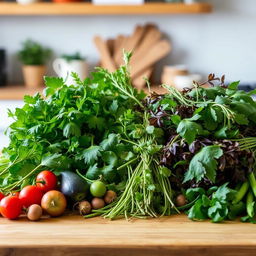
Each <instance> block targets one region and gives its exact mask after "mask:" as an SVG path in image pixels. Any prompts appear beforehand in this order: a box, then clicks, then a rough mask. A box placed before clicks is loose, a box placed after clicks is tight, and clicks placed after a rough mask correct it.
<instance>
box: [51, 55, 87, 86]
mask: <svg viewBox="0 0 256 256" xmlns="http://www.w3.org/2000/svg"><path fill="white" fill-rule="evenodd" d="M53 69H54V71H55V72H56V73H57V75H58V76H59V77H63V78H64V79H65V80H66V83H67V84H72V83H73V78H72V76H71V73H72V72H75V73H77V74H78V76H79V77H80V78H81V79H85V78H86V77H87V76H88V64H87V62H86V59H85V58H84V57H82V56H81V55H80V53H78V52H77V53H75V54H69V55H68V54H65V55H62V56H61V58H57V59H56V60H54V62H53Z"/></svg>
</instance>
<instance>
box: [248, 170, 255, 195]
mask: <svg viewBox="0 0 256 256" xmlns="http://www.w3.org/2000/svg"><path fill="white" fill-rule="evenodd" d="M248 179H249V182H250V185H251V189H252V192H253V194H254V196H255V197H256V180H255V176H254V173H253V172H251V173H250V174H249V175H248Z"/></svg>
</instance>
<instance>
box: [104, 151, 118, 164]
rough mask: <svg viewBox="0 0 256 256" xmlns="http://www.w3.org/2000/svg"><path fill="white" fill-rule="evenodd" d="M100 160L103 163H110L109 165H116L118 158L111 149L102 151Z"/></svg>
mask: <svg viewBox="0 0 256 256" xmlns="http://www.w3.org/2000/svg"><path fill="white" fill-rule="evenodd" d="M102 160H103V161H104V163H105V164H107V165H111V166H116V165H117V162H118V158H117V156H116V154H115V153H114V152H112V151H104V152H102Z"/></svg>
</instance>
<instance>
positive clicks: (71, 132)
mask: <svg viewBox="0 0 256 256" xmlns="http://www.w3.org/2000/svg"><path fill="white" fill-rule="evenodd" d="M63 136H64V137H66V138H69V137H71V136H81V130H80V128H79V126H78V125H77V124H76V123H74V122H70V123H68V124H66V126H65V127H64V129H63Z"/></svg>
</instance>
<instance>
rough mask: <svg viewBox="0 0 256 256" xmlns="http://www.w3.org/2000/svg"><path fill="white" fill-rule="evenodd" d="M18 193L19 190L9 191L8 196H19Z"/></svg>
mask: <svg viewBox="0 0 256 256" xmlns="http://www.w3.org/2000/svg"><path fill="white" fill-rule="evenodd" d="M19 195H20V192H19V191H16V192H11V193H10V196H16V197H19Z"/></svg>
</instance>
